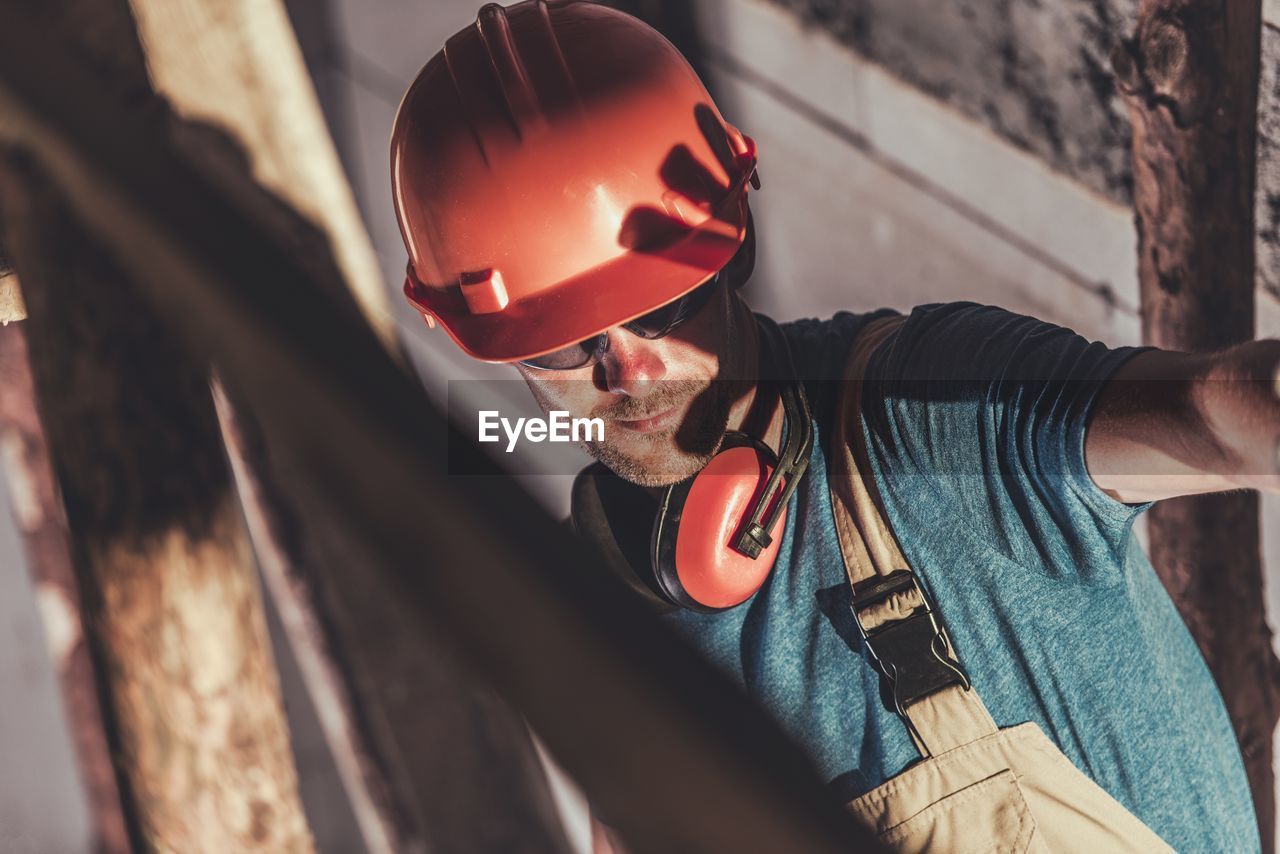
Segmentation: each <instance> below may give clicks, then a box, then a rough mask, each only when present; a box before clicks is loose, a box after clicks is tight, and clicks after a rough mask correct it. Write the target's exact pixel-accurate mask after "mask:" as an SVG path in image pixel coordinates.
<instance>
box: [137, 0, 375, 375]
mask: <svg viewBox="0 0 1280 854" xmlns="http://www.w3.org/2000/svg"><path fill="white" fill-rule="evenodd" d="M129 8H130V9H131V11H132V13H133V16H134V20H135V22H136V25H137V31H138V39H139V41H140V42H141V45H142V48H143V51H144V53H145V54H146V57H147V72H148V74H149V76H150V78H151V84H152V86H153V88H154V89H155V91H156V92H158V93H159V94H161V95H163V96H164V97H165V98H166V99H167V100H168V101H169V104H170V105H171V107H172V108H173V111H174V112H175V113H176V114H177V115H179V116H181V117H182V118H184V119H187V120H188V121H189V122H191V123H192V124H194V123H197V122H198V123H201V124H209V125H213V126H216V127H218V128H219V129H220V130H221V131H222V132H224V133H226V134H228V135H229V136H230V137H231V138H233V139H234V140H235V141H236V143H237V144H238V146H239V148H240V150H241V151H243V153H244V155H243V156H244V157H245V160H246V165H247V166H248V167H249V174H250V175H251V177H252V178H253V180H254V181H255V182H256V183H257V184H259V185H260V186H262V187H265V188H266V189H268V190H270V191H271V193H272V194H273V195H274V196H276V198H278V199H280V200H281V201H283V202H284V203H286V204H287V205H288V207H289V208H290V210H291V211H292V212H293V213H295V214H298V215H300V216H301V217H302V218H304V219H305V220H307V221H308V222H309V223H311V224H312V225H314V226H315V227H316V228H318V229H319V230H320V231H321V233H322V234H323V235H324V237H325V239H326V241H327V242H328V245H329V247H330V249H331V251H332V253H333V256H334V259H335V261H336V262H337V264H338V268H339V269H340V270H341V271H342V279H341V280H340V281H339V282H337V283H336V284H337V285H339V286H341V287H343V288H344V289H349V290H350V292H351V293H352V295H353V296H354V297H355V300H356V305H357V306H358V307H359V308H360V310H361V312H362V314H363V315H364V318H365V321H366V322H367V323H369V325H370V326H372V327H373V328H374V329H375V330H376V331H377V333H378V335H379V337H380V338H381V339H382V342H383V344H384V345H386V346H387V347H388V348H389V349H391V350H392V351H393V352H396V351H397V344H396V333H395V322H394V318H393V317H392V314H391V306H390V303H389V299H388V292H387V287H386V284H385V282H384V281H383V278H382V272H381V271H380V270H379V269H378V261H377V257H376V256H375V255H374V251H373V245H372V244H371V243H370V241H369V236H368V233H367V232H366V231H365V228H364V224H363V222H361V220H360V215H359V212H358V211H357V209H356V203H355V198H354V196H353V195H352V193H351V187H350V185H349V184H348V183H347V179H346V176H345V175H344V173H343V171H342V165H341V163H340V162H339V160H338V153H337V150H336V149H335V148H334V145H333V140H332V139H331V138H330V136H329V130H328V127H327V126H326V125H325V121H324V114H323V113H322V112H321V110H320V103H319V101H318V100H317V98H316V93H315V87H314V86H313V84H312V82H311V77H310V75H309V74H308V72H307V69H306V64H305V62H304V61H303V58H302V51H301V49H300V48H299V46H298V40H297V38H296V36H295V35H294V32H293V27H292V26H291V25H290V23H289V18H288V15H287V14H286V13H285V9H284V5H283V4H282V3H281V2H280V0H130V2H129ZM229 69H234V73H228V70H229ZM188 126H190V125H188ZM175 142H176V143H177V144H178V145H180V146H189V150H191V151H192V153H193V154H195V155H196V162H202V163H208V162H209V158H208V151H206V150H204V149H203V146H204V142H205V140H204V138H203V137H201V136H197V137H189V136H184V135H182V134H179V135H177V136H176V137H175ZM289 222H290V219H289V218H283V219H280V218H272V219H264V227H276V228H285V229H286V231H285V232H284V235H285V236H286V237H287V236H288V231H289V230H290V229H291V228H292V227H291V226H290V225H289Z"/></svg>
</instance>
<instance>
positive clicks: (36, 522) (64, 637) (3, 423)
mask: <svg viewBox="0 0 1280 854" xmlns="http://www.w3.org/2000/svg"><path fill="white" fill-rule="evenodd" d="M7 281H9V282H11V283H13V284H14V285H15V286H16V284H17V277H10V278H9V279H8V280H7ZM0 454H2V455H3V458H4V466H3V468H4V470H5V473H6V474H7V476H8V480H9V486H10V489H11V491H12V492H13V493H14V508H15V511H16V517H17V522H18V529H19V531H20V532H21V535H22V538H23V542H24V546H25V550H26V555H27V563H28V565H29V567H30V571H31V577H32V582H33V584H34V586H35V590H36V597H37V602H38V603H39V606H40V612H41V622H42V624H43V626H44V630H45V639H46V643H47V645H48V648H49V652H50V654H51V655H52V658H53V665H54V669H55V671H56V673H57V676H58V683H59V688H60V693H61V700H62V705H63V709H64V710H65V712H66V715H67V720H68V723H69V724H70V730H71V732H70V735H71V742H72V748H73V750H74V754H75V759H76V765H77V769H78V771H79V776H80V781H81V784H82V785H83V787H84V791H85V797H86V800H87V801H88V807H89V822H90V828H91V833H92V835H93V837H92V840H91V842H90V844H91V846H92V848H93V850H94V851H96V852H101V854H127V852H129V851H130V841H129V834H128V830H127V828H126V823H125V816H124V812H123V808H122V806H121V802H120V790H119V788H118V787H117V785H116V777H115V769H114V766H113V764H112V761H111V745H110V742H109V739H108V737H107V731H106V728H105V726H104V723H103V718H104V715H103V710H102V706H101V695H100V691H101V690H102V689H103V688H104V687H105V686H103V685H101V684H100V682H99V680H98V679H97V676H96V673H95V668H94V663H93V660H92V657H91V653H90V648H89V644H88V643H87V642H86V639H85V626H84V622H83V620H82V618H81V612H80V601H81V596H80V583H79V581H78V580H77V578H76V575H75V569H74V566H73V564H72V560H71V550H70V542H69V533H68V531H67V524H66V519H65V517H64V516H63V512H62V503H61V500H60V496H59V494H58V488H57V485H56V483H55V482H54V477H53V468H52V465H51V463H50V460H49V448H48V446H47V444H46V442H45V439H44V431H43V430H42V429H41V427H40V420H39V416H38V415H37V413H36V401H35V388H34V385H33V381H32V377H31V365H30V361H29V354H28V350H27V339H26V329H25V324H21V323H10V324H7V325H4V326H0Z"/></svg>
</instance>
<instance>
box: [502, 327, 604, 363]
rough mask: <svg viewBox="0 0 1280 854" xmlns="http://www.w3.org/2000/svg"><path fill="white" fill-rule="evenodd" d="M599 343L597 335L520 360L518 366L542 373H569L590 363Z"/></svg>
mask: <svg viewBox="0 0 1280 854" xmlns="http://www.w3.org/2000/svg"><path fill="white" fill-rule="evenodd" d="M599 343H600V336H599V335H597V336H595V337H594V338H588V339H587V340H585V341H579V342H578V343H577V344H570V345H569V346H568V347H561V348H560V349H559V350H552V351H551V352H550V353H543V354H542V355H541V356H534V357H533V358H532V359H522V360H521V362H520V364H522V365H528V366H529V367H531V368H541V369H542V370H544V371H569V370H572V369H574V368H581V367H582V366H583V365H586V364H587V363H589V362H590V361H591V357H592V356H594V355H595V352H596V348H597V346H598V345H599Z"/></svg>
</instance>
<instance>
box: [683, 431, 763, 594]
mask: <svg viewBox="0 0 1280 854" xmlns="http://www.w3.org/2000/svg"><path fill="white" fill-rule="evenodd" d="M776 465H777V460H776V459H775V458H774V457H773V455H772V454H768V455H766V454H765V453H764V452H762V451H761V450H759V449H757V448H755V447H737V448H730V449H729V450H727V451H722V452H721V453H719V454H717V455H716V456H715V457H714V458H713V459H712V460H711V462H710V463H708V464H707V467H706V468H704V469H703V470H702V471H701V472H699V473H698V475H697V477H695V478H694V481H693V485H692V486H691V487H690V488H689V494H688V495H687V496H686V497H685V500H684V509H683V512H682V513H681V518H680V526H679V531H678V532H677V534H676V546H675V571H676V574H677V576H678V577H679V580H680V585H681V586H682V587H683V588H684V591H685V593H687V594H688V595H689V597H691V598H692V599H693V600H694V601H696V602H697V603H699V604H700V605H703V606H704V607H708V608H731V607H733V606H734V605H738V604H740V603H742V602H745V601H746V600H747V599H749V598H751V596H752V595H753V594H754V593H755V592H756V591H757V590H759V589H760V587H761V585H763V584H764V582H765V579H766V578H768V577H769V571H770V570H771V569H772V568H773V562H774V560H775V559H776V558H777V555H778V548H779V546H780V545H781V543H782V538H781V537H774V539H773V542H772V543H770V545H769V546H767V547H766V548H765V549H764V550H763V551H762V552H761V553H760V555H759V557H757V558H756V559H755V560H752V559H751V558H749V557H747V556H746V555H744V554H742V553H741V552H739V551H737V550H736V549H734V548H733V546H732V543H734V542H735V541H736V540H737V537H738V535H739V534H740V533H741V528H742V526H743V525H744V524H745V521H746V520H747V518H748V517H749V516H750V512H749V510H748V508H749V507H750V506H751V505H752V504H753V502H754V501H755V500H757V499H758V498H759V497H760V494H761V493H762V492H763V490H764V485H765V482H766V481H767V480H768V479H769V475H770V473H772V471H773V469H774V467H775V466H776ZM778 497H779V496H778V494H775V496H774V501H777V499H778ZM785 525H786V509H785V508H784V509H783V510H782V513H781V515H780V516H779V517H778V522H777V528H776V529H775V530H782V528H783V527H784V526H785Z"/></svg>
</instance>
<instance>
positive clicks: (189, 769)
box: [0, 150, 312, 852]
mask: <svg viewBox="0 0 1280 854" xmlns="http://www.w3.org/2000/svg"><path fill="white" fill-rule="evenodd" d="M0 210H2V211H3V233H4V235H5V243H6V245H7V246H8V247H9V248H10V249H11V250H12V254H13V256H14V262H15V266H16V267H17V269H18V270H19V272H20V274H21V276H22V282H23V287H24V296H25V298H26V300H27V304H28V308H29V311H30V316H29V318H28V319H27V320H26V321H24V324H25V327H26V331H27V332H28V334H29V341H30V354H31V356H30V363H31V368H32V376H33V379H34V388H35V393H36V399H37V401H38V405H39V411H40V418H41V422H42V424H43V426H44V432H45V435H46V436H47V438H48V443H49V448H50V456H51V458H52V461H53V464H54V471H55V472H56V476H57V481H58V487H59V491H60V493H61V496H62V502H63V505H64V507H65V509H66V517H67V521H68V524H69V528H70V533H71V542H72V552H73V555H74V556H75V563H76V565H77V568H78V571H79V592H80V599H81V605H82V609H83V613H84V621H83V622H84V626H85V628H86V630H87V637H88V640H89V643H90V645H91V649H92V652H93V655H94V656H95V658H96V660H97V661H98V662H99V665H100V668H101V673H102V674H103V677H104V678H103V680H102V681H103V682H104V683H105V694H106V696H107V697H108V698H109V702H108V704H107V706H106V707H105V709H104V712H105V714H104V718H105V719H106V722H107V725H108V737H109V738H110V739H111V744H112V747H113V750H114V752H115V760H116V769H117V779H118V782H119V785H120V789H121V792H122V794H123V795H124V802H125V804H126V808H127V809H128V810H129V815H130V818H131V819H132V822H131V823H132V828H133V829H134V831H135V838H134V844H135V845H137V846H138V847H140V848H142V849H144V850H156V851H161V850H163V851H192V852H198V851H209V852H223V851H264V852H266V851H271V852H276V851H289V852H293V851H297V852H307V851H310V850H312V844H311V839H310V835H309V832H308V830H307V826H306V820H305V817H304V816H303V812H302V805H301V802H300V800H299V798H298V792H297V780H296V774H295V771H294V766H293V757H292V754H291V752H290V747H289V740H288V729H287V725H286V722H285V716H284V708H283V706H282V703H281V699H280V696H279V687H278V684H277V680H276V674H275V666H274V663H273V661H272V658H271V651H270V645H269V640H268V638H267V632H266V625H265V622H264V618H263V614H262V610H261V602H260V600H259V598H258V596H259V593H258V587H257V579H256V575H255V567H254V563H253V558H252V554H251V552H250V548H249V543H248V537H247V535H246V533H245V531H244V527H243V523H242V520H241V516H240V513H239V509H238V508H237V507H236V505H235V502H234V495H233V492H232V489H231V480H230V475H229V472H228V470H227V464H226V458H225V454H224V451H223V448H222V442H221V439H220V436H219V434H218V430H217V422H216V418H215V415H214V411H213V406H212V401H211V399H210V396H209V390H208V385H207V379H206V371H205V370H204V369H203V368H202V367H201V366H200V365H198V364H197V363H193V362H191V361H189V360H188V359H187V358H185V357H184V356H183V355H182V354H181V353H180V351H179V350H178V349H177V344H176V340H175V338H174V337H173V334H172V331H171V330H170V329H169V328H168V327H167V326H166V324H165V323H163V322H162V321H160V320H159V319H158V318H156V317H155V315H154V314H152V312H151V311H150V309H149V308H148V307H147V306H146V305H145V304H143V303H140V302H138V300H137V297H136V292H134V291H133V290H132V289H131V287H130V285H129V283H128V281H127V280H126V279H125V278H124V277H123V276H121V275H120V273H119V269H118V268H117V267H116V266H115V264H114V261H113V259H112V258H111V256H110V254H109V253H107V252H104V251H103V250H102V249H101V248H100V247H99V245H98V244H97V242H96V241H95V240H94V239H93V238H92V236H91V235H89V234H87V233H86V232H85V231H84V230H83V229H82V228H81V227H80V225H79V224H78V222H77V221H76V220H75V218H74V215H73V214H72V213H71V211H70V210H68V209H67V207H66V206H65V205H64V204H63V202H62V200H61V196H60V194H59V193H58V192H57V191H56V190H54V189H53V187H52V186H51V185H50V184H49V182H48V181H47V179H46V177H45V173H44V172H43V170H41V169H40V168H39V167H38V166H37V165H36V164H35V163H34V162H33V161H31V160H29V159H27V158H25V157H23V156H21V155H19V154H16V153H14V152H13V151H11V150H10V151H8V152H6V156H4V157H3V158H2V159H0ZM87 770H91V769H87Z"/></svg>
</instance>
